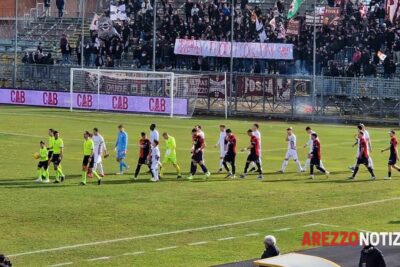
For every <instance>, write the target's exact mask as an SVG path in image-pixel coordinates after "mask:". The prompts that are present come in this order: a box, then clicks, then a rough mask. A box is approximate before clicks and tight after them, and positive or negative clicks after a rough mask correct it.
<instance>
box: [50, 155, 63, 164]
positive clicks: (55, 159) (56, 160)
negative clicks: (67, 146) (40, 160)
mask: <svg viewBox="0 0 400 267" xmlns="http://www.w3.org/2000/svg"><path fill="white" fill-rule="evenodd" d="M51 162H53V164H54V165H60V163H61V158H60V154H53V155H52V156H51Z"/></svg>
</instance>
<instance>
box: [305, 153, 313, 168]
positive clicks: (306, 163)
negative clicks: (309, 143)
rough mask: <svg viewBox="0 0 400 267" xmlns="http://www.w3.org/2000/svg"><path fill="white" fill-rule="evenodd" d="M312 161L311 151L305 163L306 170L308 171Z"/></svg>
mask: <svg viewBox="0 0 400 267" xmlns="http://www.w3.org/2000/svg"><path fill="white" fill-rule="evenodd" d="M310 162H311V155H310V153H308V154H307V159H306V162H305V163H304V167H303V170H304V171H306V170H307V168H308V167H310Z"/></svg>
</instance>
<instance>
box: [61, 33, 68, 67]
mask: <svg viewBox="0 0 400 267" xmlns="http://www.w3.org/2000/svg"><path fill="white" fill-rule="evenodd" d="M60 49H61V55H62V63H61V64H70V63H71V62H70V60H69V57H70V55H71V46H70V44H69V42H68V38H67V36H66V35H65V34H63V35H62V36H61V39H60Z"/></svg>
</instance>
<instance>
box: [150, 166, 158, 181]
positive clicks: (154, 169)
mask: <svg viewBox="0 0 400 267" xmlns="http://www.w3.org/2000/svg"><path fill="white" fill-rule="evenodd" d="M151 172H152V175H153V177H152V178H151V181H153V182H157V181H158V180H159V178H158V162H152V163H151Z"/></svg>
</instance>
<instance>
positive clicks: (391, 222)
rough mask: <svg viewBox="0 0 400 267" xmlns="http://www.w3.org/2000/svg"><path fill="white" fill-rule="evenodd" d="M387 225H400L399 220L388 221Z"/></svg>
mask: <svg viewBox="0 0 400 267" xmlns="http://www.w3.org/2000/svg"><path fill="white" fill-rule="evenodd" d="M389 224H400V220H399V221H390V222H389Z"/></svg>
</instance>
